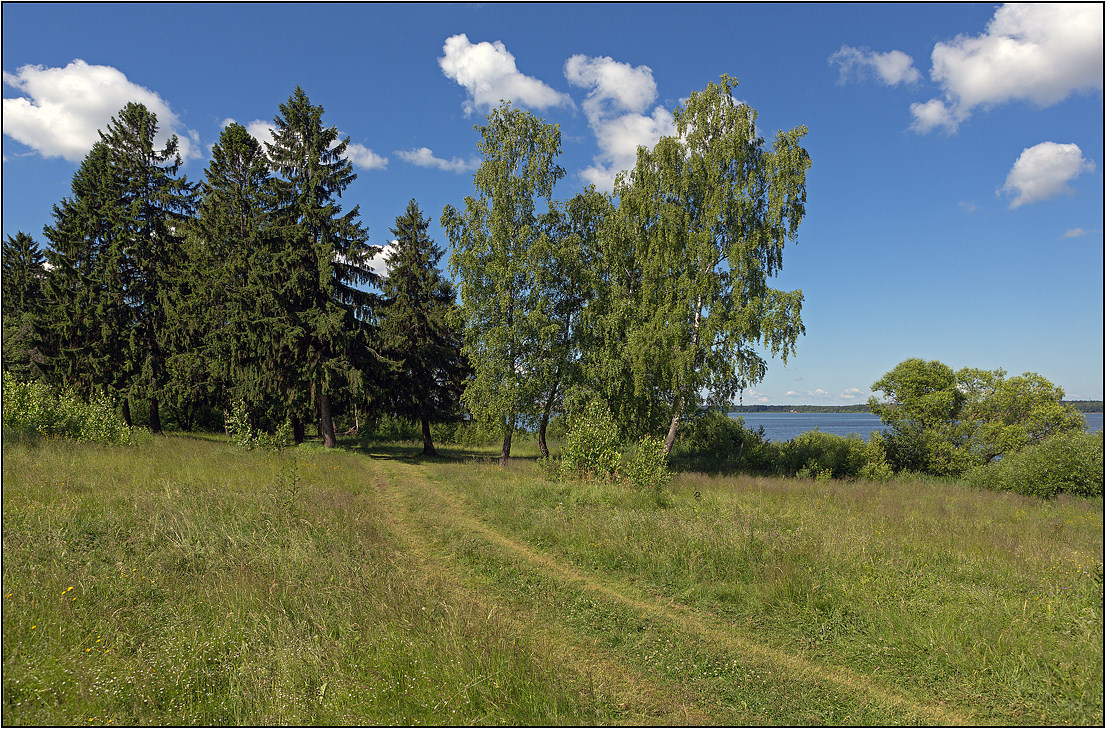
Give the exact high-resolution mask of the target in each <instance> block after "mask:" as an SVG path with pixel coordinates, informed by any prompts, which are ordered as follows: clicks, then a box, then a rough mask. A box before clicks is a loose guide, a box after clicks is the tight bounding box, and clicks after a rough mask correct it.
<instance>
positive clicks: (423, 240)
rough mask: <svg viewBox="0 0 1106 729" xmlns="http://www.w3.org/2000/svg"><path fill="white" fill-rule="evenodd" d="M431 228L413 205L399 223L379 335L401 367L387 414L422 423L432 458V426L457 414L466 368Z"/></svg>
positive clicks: (425, 451) (389, 395) (427, 451)
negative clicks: (389, 411)
mask: <svg viewBox="0 0 1106 729" xmlns="http://www.w3.org/2000/svg"><path fill="white" fill-rule="evenodd" d="M429 227H430V220H429V219H428V218H423V216H422V212H421V211H420V210H419V206H418V203H416V202H415V201H414V200H411V201H410V202H409V203H407V210H406V212H404V214H403V215H401V216H399V217H398V218H396V224H395V227H394V228H392V235H394V236H395V241H396V242H395V248H394V249H393V250H392V251H391V253H390V254H389V257H388V267H389V270H388V275H387V277H386V278H385V279H384V282H383V286H382V288H383V291H384V302H383V309H382V324H381V331H382V335H383V341H384V346H385V348H386V351H387V352H388V355H389V356H390V357H394V358H395V359H397V360H399V361H401V362H402V364H401V365H400V366H399V368H398V372H397V373H396V374H395V375H394V376H393V378H391V380H390V381H389V383H388V384H389V387H388V393H387V402H388V404H389V409H390V410H391V411H392V412H393V413H395V414H397V415H399V416H401V417H409V418H414V419H417V420H418V421H419V422H420V424H421V425H422V452H423V455H430V456H433V455H437V452H436V451H435V449H434V443H433V441H432V439H431V437H430V422H431V421H432V420H439V419H441V418H446V417H453V416H454V415H455V414H456V413H457V409H458V405H459V399H460V395H461V390H462V383H463V380H464V377H465V370H466V368H465V366H464V362H463V360H462V358H461V351H460V349H461V342H460V336H459V333H458V332H457V330H456V329H455V327H454V326H453V319H454V318H455V317H456V314H457V312H456V308H457V307H456V298H455V294H454V291H453V285H452V284H451V283H450V281H449V280H448V279H446V278H445V276H443V275H442V273H441V271H440V270H438V262H439V261H440V260H441V258H442V255H443V251H442V249H441V248H440V247H438V245H437V244H436V243H434V241H433V240H431V239H430V237H429V236H428V235H427V230H428V229H429Z"/></svg>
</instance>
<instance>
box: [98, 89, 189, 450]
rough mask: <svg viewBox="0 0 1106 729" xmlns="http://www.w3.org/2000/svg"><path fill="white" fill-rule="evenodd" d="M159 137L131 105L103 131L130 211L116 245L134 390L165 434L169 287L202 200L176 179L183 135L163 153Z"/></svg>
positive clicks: (151, 118) (142, 111)
mask: <svg viewBox="0 0 1106 729" xmlns="http://www.w3.org/2000/svg"><path fill="white" fill-rule="evenodd" d="M157 130H158V126H157V115H156V114H154V113H153V112H151V111H150V110H149V109H147V108H146V107H145V106H143V105H142V104H138V103H134V102H131V103H128V104H127V105H126V106H124V107H123V109H122V110H120V111H119V113H118V114H117V115H116V116H115V117H113V118H112V119H111V121H110V122H109V124H108V127H107V131H106V132H100V139H101V141H102V142H103V143H104V144H105V145H106V146H107V148H108V150H109V151H110V159H111V165H112V168H113V170H114V173H115V176H116V179H117V181H118V183H119V191H120V195H121V208H122V211H123V217H122V219H121V221H120V227H119V230H118V234H119V237H118V239H117V241H116V242H117V243H118V244H120V245H122V246H123V255H122V261H121V262H122V264H123V267H124V272H125V285H126V287H127V288H126V294H127V303H128V304H129V306H130V307H131V311H132V314H133V318H132V326H131V331H130V337H129V340H128V346H127V359H128V364H129V365H130V366H129V367H128V369H129V370H130V372H131V380H130V382H129V383H128V386H127V391H128V393H129V394H133V395H135V396H138V397H145V398H146V400H147V401H148V403H149V408H150V423H149V427H150V432H152V433H160V432H161V418H160V413H159V403H160V398H161V397H163V395H164V394H165V390H166V385H167V383H168V371H167V368H166V360H167V358H168V355H169V354H170V350H169V342H168V336H169V331H168V325H167V313H166V310H167V307H168V301H167V299H168V294H169V282H170V281H171V280H172V279H173V277H175V276H176V275H177V267H178V265H179V262H180V247H181V239H182V238H183V235H184V232H185V230H184V229H185V223H186V221H187V220H188V218H189V216H190V215H191V212H192V209H193V207H194V194H195V193H194V191H193V190H192V188H191V186H190V185H189V184H188V181H187V180H186V179H185V178H184V177H177V172H178V170H179V168H180V156H179V155H178V154H177V137H176V135H174V136H172V137H170V138H169V140H168V142H167V143H166V145H165V147H164V148H163V149H160V150H159V149H157V148H156V147H155V145H154V138H155V137H156V135H157Z"/></svg>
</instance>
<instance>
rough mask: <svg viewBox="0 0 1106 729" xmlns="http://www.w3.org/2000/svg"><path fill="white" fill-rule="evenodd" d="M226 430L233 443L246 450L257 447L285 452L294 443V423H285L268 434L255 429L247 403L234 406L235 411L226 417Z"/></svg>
mask: <svg viewBox="0 0 1106 729" xmlns="http://www.w3.org/2000/svg"><path fill="white" fill-rule="evenodd" d="M226 429H227V433H228V434H229V435H230V439H231V442H233V443H236V444H237V445H240V446H242V447H243V448H245V449H246V450H252V449H253V448H256V447H261V448H266V449H268V450H274V451H279V450H283V449H284V448H285V447H286V446H288V445H289V444H290V443H291V442H292V421H290V420H285V421H284V423H283V424H282V425H281V426H280V427H279V428H277V430H276V431H275V432H273V433H266V432H265V431H264V430H261V429H260V428H257V427H254V425H253V423H252V422H251V420H250V414H249V410H248V409H247V408H246V403H245V401H243V400H239V401H237V402H236V403H235V404H234V409H233V410H231V412H230V413H229V414H228V415H227V417H226Z"/></svg>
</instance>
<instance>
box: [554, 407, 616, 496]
mask: <svg viewBox="0 0 1106 729" xmlns="http://www.w3.org/2000/svg"><path fill="white" fill-rule="evenodd" d="M571 422H572V424H571V425H570V426H569V431H568V435H567V436H565V440H564V444H563V445H562V447H561V478H565V479H569V478H583V479H599V480H610V479H613V478H615V476H616V475H617V474H618V468H619V463H620V461H621V454H620V451H621V449H620V447H619V446H620V444H619V438H618V426H616V425H615V423H614V420H613V419H612V418H611V412H610V410H609V409H607V406H606V405H604V404H603V403H602V402H600V401H598V400H593V401H592V402H591V403H589V404H588V406H587V407H586V408H585V409H584V411H583V412H581V413H578V414H576V415H575V416H574V417H572V418H571Z"/></svg>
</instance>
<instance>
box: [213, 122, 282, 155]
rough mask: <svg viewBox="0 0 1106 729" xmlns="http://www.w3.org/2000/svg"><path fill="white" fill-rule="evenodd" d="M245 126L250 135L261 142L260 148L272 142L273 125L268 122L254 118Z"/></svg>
mask: <svg viewBox="0 0 1106 729" xmlns="http://www.w3.org/2000/svg"><path fill="white" fill-rule="evenodd" d="M224 126H225V124H224ZM245 126H246V131H247V132H249V133H250V136H251V137H253V138H254V139H256V140H257V141H259V142H261V146H262V149H267V147H265V145H266V144H272V143H273V125H272V124H270V123H269V122H267V121H264V120H262V119H254V120H253V121H252V122H250V123H249V124H246V125H245Z"/></svg>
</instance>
